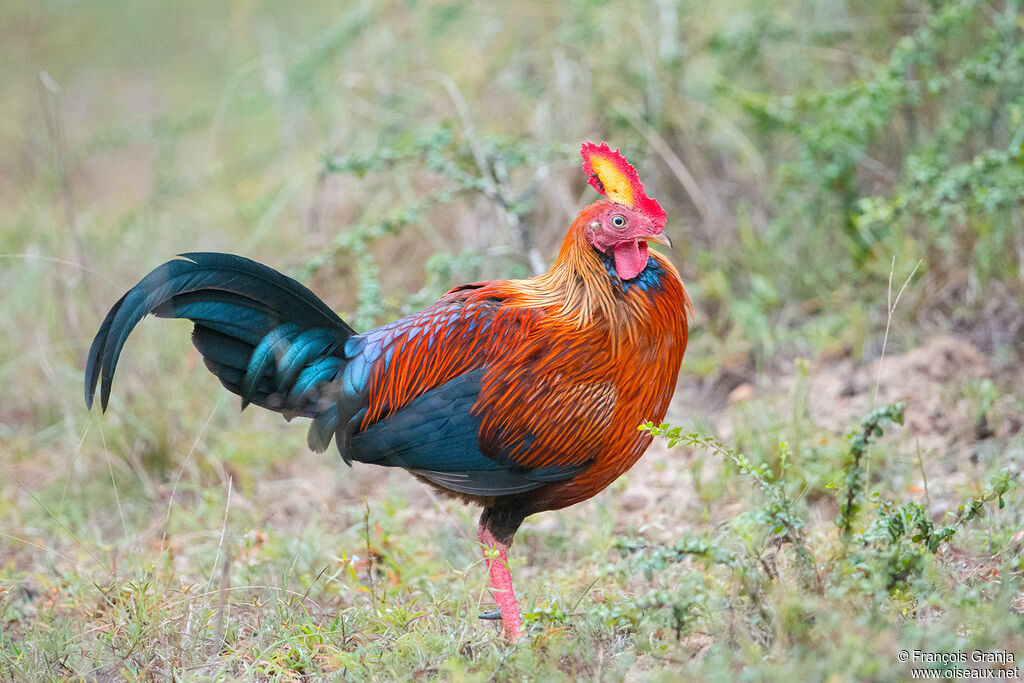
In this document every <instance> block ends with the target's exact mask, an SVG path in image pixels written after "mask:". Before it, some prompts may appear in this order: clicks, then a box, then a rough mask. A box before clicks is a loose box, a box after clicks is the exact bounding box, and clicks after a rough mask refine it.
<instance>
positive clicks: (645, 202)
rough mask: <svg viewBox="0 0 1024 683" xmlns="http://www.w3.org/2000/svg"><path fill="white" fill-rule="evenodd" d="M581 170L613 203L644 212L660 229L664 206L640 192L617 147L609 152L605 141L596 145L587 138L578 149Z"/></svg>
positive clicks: (630, 167) (641, 189)
mask: <svg viewBox="0 0 1024 683" xmlns="http://www.w3.org/2000/svg"><path fill="white" fill-rule="evenodd" d="M580 154H582V155H583V171H584V172H585V173H586V174H587V175H588V176H589V177H590V180H589V181H588V182H589V183H590V184H591V185H592V186H593V187H594V189H595V190H597V191H598V192H600V193H601V194H603V195H606V196H607V197H608V198H609V199H611V200H612V201H613V202H616V203H617V204H622V205H623V206H628V207H629V208H631V209H636V210H637V211H640V212H641V213H643V214H645V215H646V216H647V217H648V218H650V219H651V220H652V221H654V223H655V224H656V225H658V226H660V227H661V228H664V227H665V218H666V214H665V209H663V208H661V204H659V203H658V201H657V200H656V199H654V198H652V197H648V196H647V193H646V192H645V191H644V184H643V183H641V182H640V177H639V175H637V172H636V169H635V168H633V166H632V165H631V164H630V163H629V162H628V161H626V157H624V156H622V154H620V153H619V150H617V149H616V150H615V151H612V149H611V148H610V147H609V146H608V143H607V142H602V143H601V144H600V145H596V144H594V143H593V142H590V141H589V140H588V141H586V142H584V143H583V147H582V148H581V149H580Z"/></svg>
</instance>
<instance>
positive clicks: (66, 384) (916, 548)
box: [0, 0, 1024, 680]
mask: <svg viewBox="0 0 1024 683" xmlns="http://www.w3.org/2000/svg"><path fill="white" fill-rule="evenodd" d="M5 14H6V15H7V19H8V21H5V22H4V25H3V27H2V28H0V35H2V37H3V40H4V44H5V45H6V46H8V49H7V53H8V54H7V58H8V65H7V68H6V69H5V76H4V78H3V79H2V80H0V102H2V103H3V104H2V105H0V107H2V110H0V111H2V114H0V140H2V143H3V144H0V200H2V201H0V292H2V294H0V335H2V336H3V338H4V339H7V340H10V343H7V344H0V385H2V386H3V387H4V388H5V391H4V392H3V395H2V396H0V466H2V467H3V473H2V475H0V520H2V524H0V678H4V679H20V680H40V679H61V678H70V679H78V678H86V679H98V680H111V679H118V678H128V679H138V678H169V677H174V678H179V679H186V680H188V679H248V678H263V679H275V680H279V679H283V680H294V679H302V678H318V677H321V676H329V677H333V678H336V679H354V680H363V679H367V678H377V679H400V680H405V679H422V678H441V679H452V680H511V679H531V680H532V679H541V680H549V679H560V678H590V679H600V680H620V679H632V680H636V679H642V680H648V679H650V680H658V679H662V680H678V678H679V677H680V676H681V675H683V676H687V677H692V678H698V679H714V680H717V679H723V680H733V679H736V678H740V679H746V680H759V679H765V678H772V679H774V678H782V677H789V678H792V679H798V680H825V679H829V680H831V679H834V678H838V679H843V678H845V679H850V680H855V679H859V680H864V679H872V680H898V679H904V678H907V677H908V676H909V675H910V674H909V671H910V665H909V664H904V663H902V662H900V661H899V659H898V656H897V653H898V651H899V650H900V649H908V650H910V651H913V650H915V649H918V650H924V651H929V652H958V651H963V652H967V653H969V652H971V651H973V650H975V649H978V650H983V651H995V652H1001V651H1005V652H1011V653H1014V655H1015V657H1016V660H1017V661H1018V662H1019V661H1020V659H1021V657H1024V647H1022V645H1024V643H1022V638H1021V636H1020V633H1021V613H1022V611H1024V599H1022V597H1021V596H1022V587H1021V578H1020V577H1021V571H1022V568H1024V557H1022V549H1024V545H1022V541H1024V539H1022V535H1024V534H1022V532H1021V530H1022V529H1024V520H1022V518H1021V512H1020V511H1021V509H1022V506H1021V503H1022V501H1021V492H1020V487H1019V486H1016V480H1017V478H1018V477H1019V472H1020V470H1021V462H1022V457H1024V436H1022V433H1024V432H1022V421H1021V418H1020V415H1021V414H1022V413H1024V393H1022V389H1021V382H1020V373H1021V367H1022V357H1024V347H1022V346H1021V339H1022V335H1024V310H1022V307H1021V303H1020V302H1021V301H1024V279H1022V277H1021V272H1022V268H1021V266H1022V260H1024V242H1022V239H1024V229H1022V225H1021V211H1020V187H1021V186H1022V185H1024V181H1022V180H1021V174H1022V173H1024V164H1021V161H1020V159H1021V157H1020V152H1021V130H1022V128H1021V126H1022V123H1021V122H1022V120H1024V119H1022V116H1024V114H1022V112H1024V93H1022V92H1021V87H1022V86H1021V84H1022V83H1024V64H1022V62H1021V54H1022V53H1021V51H1020V47H1019V46H1020V45H1021V44H1024V41H1021V40H1020V32H1021V26H1022V25H1024V24H1022V23H1021V21H1020V13H1019V8H1018V6H1017V5H1016V4H1015V3H1012V2H1010V3H1002V4H999V3H997V4H987V3H973V2H966V1H961V2H942V3H916V2H912V3H908V4H906V5H905V6H900V7H897V6H896V5H892V4H891V3H874V2H859V3H853V2H851V3H840V4H838V5H829V6H828V7H827V8H826V6H825V5H821V4H811V5H808V6H807V7H801V8H786V7H781V8H773V7H772V6H769V5H765V4H757V3H750V2H746V1H744V0H731V1H730V2H726V3H696V4H692V5H683V4H679V5H677V4H676V3H672V2H650V3H636V4H635V5H632V4H623V3H592V2H583V1H582V0H578V1H573V2H567V3H558V4H554V5H552V4H549V3H539V2H524V3H521V4H519V6H517V7H516V8H515V9H514V10H513V9H512V8H502V9H494V10H489V9H487V8H486V7H484V6H480V7H474V6H470V5H459V4H445V3H420V2H408V3H405V2H394V3H369V2H355V3H350V4H349V5H348V6H347V7H345V8H344V9H341V10H339V9H338V6H337V4H336V3H333V4H332V3H319V2H314V3H310V4H308V5H306V6H305V7H304V10H303V11H302V12H297V11H291V10H289V9H288V8H285V7H283V6H278V5H277V4H270V3H258V2H256V3H235V4H230V5H228V4H225V5H209V4H208V3H194V4H192V5H186V6H184V7H182V6H180V5H179V6H176V7H175V8H174V9H170V7H169V6H168V7H163V6H159V5H152V6H148V5H142V4H129V5H115V4H112V3H104V2H80V3H72V4H60V3H29V2H22V3H13V4H12V5H11V6H10V7H9V8H8V10H7V11H6V12H5ZM979 103H981V106H979ZM585 138H595V139H608V140H609V141H611V142H612V143H613V145H616V146H621V147H622V148H623V149H624V151H625V152H626V153H627V155H628V156H629V157H630V158H631V159H635V160H637V162H638V164H639V165H640V170H641V174H642V176H643V178H644V181H645V183H646V184H647V187H648V188H650V189H651V191H652V194H654V195H655V196H657V197H658V198H659V199H660V200H662V202H663V203H664V204H665V205H666V207H667V208H668V210H669V214H670V217H671V223H670V227H669V231H670V233H671V234H672V237H673V240H674V241H675V242H676V243H677V244H678V245H679V246H678V247H677V249H676V251H675V252H673V254H672V258H673V259H674V261H675V262H676V263H677V265H678V266H679V267H680V270H681V272H682V273H683V277H684V279H685V280H686V282H687V285H688V287H689V288H690V290H691V293H692V294H693V296H694V299H695V301H696V302H697V305H698V309H699V317H698V321H697V325H696V326H695V329H694V331H693V335H692V338H691V341H690V348H689V350H688V353H687V358H686V361H685V364H684V368H683V374H682V377H681V381H680V385H679V389H678V391H677V398H676V401H675V403H674V405H673V407H672V410H671V411H670V415H669V418H668V420H669V423H670V424H669V425H668V426H666V427H664V429H661V431H662V432H664V433H665V434H666V436H667V437H668V440H665V439H658V440H656V442H655V444H654V445H653V446H652V448H651V450H650V452H649V453H648V454H647V455H646V456H645V457H644V458H643V459H642V460H641V462H640V463H639V464H638V465H637V466H636V467H635V468H634V469H633V470H631V471H630V472H629V473H628V474H627V475H626V476H624V477H623V478H622V479H620V481H618V482H616V483H615V484H614V485H613V486H612V487H611V488H610V489H609V490H608V491H607V492H605V493H603V494H602V495H600V496H598V497H597V498H595V499H593V500H591V501H587V502H586V503H583V504H580V505H577V506H574V507H573V508H570V509H568V510H565V511H561V512H558V513H547V514H543V515H538V516H536V517H534V518H532V519H530V520H528V522H527V523H526V524H525V525H524V527H523V529H522V531H521V532H520V533H519V534H518V536H517V538H516V544H515V546H514V547H513V551H512V554H511V562H512V570H513V572H514V573H515V575H516V578H517V589H518V590H519V591H520V597H521V600H522V606H523V609H524V612H525V616H526V623H527V628H528V632H529V635H528V637H527V638H526V639H525V640H524V641H523V642H522V643H520V644H518V645H517V646H515V647H511V648H510V647H506V646H505V645H504V644H503V643H502V642H501V641H500V639H499V638H498V636H497V634H496V632H495V630H494V629H493V625H492V624H488V623H485V622H480V621H479V620H478V619H477V618H476V615H477V614H479V613H480V612H482V611H487V610H489V609H491V607H492V605H491V600H490V598H489V597H488V596H487V593H486V590H485V579H486V577H485V574H486V572H485V571H484V570H483V567H482V562H481V558H480V556H479V553H478V549H477V547H476V544H475V541H474V538H473V529H474V527H475V522H476V519H475V511H473V510H469V509H466V508H464V507H462V506H460V505H457V504H453V503H450V502H448V501H443V500H439V499H437V498H436V497H434V496H433V495H431V494H430V493H429V492H427V491H426V490H425V489H423V488H422V487H421V486H419V485H418V484H416V483H415V482H413V481H411V479H410V478H409V477H408V476H406V475H404V474H403V473H400V472H395V473H392V472H384V471H379V470H377V469H375V468H372V467H357V468H355V469H349V468H346V467H345V466H344V465H343V464H342V463H340V462H338V461H337V459H335V458H332V457H330V456H316V455H314V454H312V453H310V452H309V451H308V449H307V448H306V446H305V434H304V431H305V430H304V429H303V428H302V426H300V425H287V424H284V423H283V422H282V421H280V420H279V419H278V417H277V416H275V415H271V414H264V413H260V412H258V411H256V410H247V411H246V412H245V413H243V414H241V415H239V414H238V412H237V409H236V405H237V404H236V403H235V402H234V400H233V398H232V397H229V396H227V395H225V394H224V392H223V391H222V390H221V389H220V388H219V386H218V384H217V382H216V381H215V380H214V379H213V378H212V377H210V376H209V375H208V373H207V372H206V371H205V369H204V368H203V367H202V364H201V363H199V362H198V358H197V356H196V354H195V353H194V352H193V351H191V350H190V347H189V341H188V332H187V329H186V328H187V326H184V325H175V324H171V323H166V322H164V321H157V322H147V323H145V324H143V325H141V326H140V328H139V329H138V330H136V332H135V333H134V334H133V336H132V338H131V340H130V341H129V342H128V345H127V348H126V352H125V356H124V359H123V362H122V366H121V369H120V371H119V374H118V377H117V379H116V381H115V386H114V392H113V396H112V400H111V406H110V409H109V410H108V412H107V414H106V415H103V416H100V415H99V414H98V413H97V412H96V411H94V412H93V413H92V414H90V413H88V412H86V410H85V408H84V405H83V404H82V398H81V393H82V367H83V365H84V359H85V353H86V350H87V348H88V344H89V342H90V340H91V337H92V335H93V334H94V332H95V330H96V328H97V326H98V324H99V321H100V320H101V318H102V315H103V314H104V313H105V312H106V310H107V308H108V307H109V306H110V305H111V304H112V303H113V302H114V301H115V300H116V298H117V297H118V296H120V294H121V293H122V292H123V291H124V290H125V289H126V288H127V287H129V286H130V285H131V284H133V283H134V282H136V281H137V280H138V279H139V278H140V277H141V276H142V275H144V274H145V273H146V272H148V271H149V270H150V269H151V268H152V267H154V266H156V265H157V264H159V263H161V262H162V261H164V260H166V259H167V258H169V257H170V256H171V255H173V254H175V253H179V252H183V251H190V250H203V249H210V250H225V251H233V252H238V253H244V254H246V255H249V256H252V257H254V258H257V259H259V260H261V261H263V262H266V263H268V264H270V265H273V266H275V267H277V268H279V269H281V270H284V271H286V272H289V273H291V274H294V275H296V276H298V277H300V278H301V279H303V280H304V281H306V282H307V283H308V284H310V286H312V287H313V288H314V289H315V290H316V291H318V292H319V293H321V294H322V295H324V297H325V299H326V300H327V301H328V302H329V303H330V304H331V305H332V306H333V307H334V308H336V309H337V310H339V311H341V312H343V313H344V314H345V316H346V318H347V319H350V320H352V321H354V322H356V323H357V325H358V326H359V327H361V328H364V327H367V326H370V325H373V324H377V323H379V322H382V321H384V320H386V319H389V318H390V317H393V316H396V315H400V314H403V313H405V312H408V311H411V310H415V309H416V308H417V307H419V306H422V305H423V304H425V303H427V302H429V301H431V300H432V299H433V298H434V297H436V296H437V295H438V294H439V293H441V292H442V291H444V290H445V289H446V288H447V287H449V286H451V285H453V284H459V283H461V282H466V281H471V280H474V279H487V278H494V277H518V276H525V275H528V274H529V273H530V272H531V271H534V270H536V269H537V268H538V265H539V264H543V263H546V262H550V259H551V256H552V255H553V254H554V252H555V250H556V249H557V245H558V243H559V241H560V239H561V237H562V235H563V234H564V231H565V229H566V226H567V225H568V224H569V221H570V220H571V218H572V215H573V214H574V212H575V210H577V209H578V208H580V207H582V206H583V205H585V204H586V203H588V202H589V201H590V200H591V199H592V198H593V194H592V191H590V190H588V189H587V188H586V187H585V186H584V179H583V178H581V177H579V176H580V175H581V174H580V173H579V172H578V169H577V163H578V162H577V161H576V160H575V159H576V157H575V154H576V145H577V144H578V141H579V140H582V139H585ZM396 264H400V267H396ZM903 282H906V283H907V284H906V285H905V288H904V289H899V288H898V285H899V283H903ZM897 291H898V292H899V294H898V297H899V305H898V306H895V305H894V304H895V302H894V299H893V297H894V296H895V295H896V293H897ZM949 335H952V336H949ZM883 354H884V356H885V357H884V363H882V362H880V356H881V355H883ZM876 396H877V400H876ZM897 401H905V402H906V407H905V410H906V413H905V417H906V419H905V424H904V425H902V426H899V425H896V424H887V425H883V427H884V430H885V435H884V437H881V438H878V435H877V434H876V431H875V429H874V427H871V428H870V429H868V428H867V427H863V426H860V427H859V425H861V424H862V420H864V419H865V418H867V417H868V416H869V414H871V412H872V409H874V408H876V407H879V408H882V409H883V411H884V410H885V407H886V406H889V405H890V404H892V403H894V402H897ZM894 410H895V409H889V411H890V412H887V413H886V412H883V413H876V414H875V417H876V418H878V419H881V418H882V417H884V416H888V417H889V418H892V417H894V416H895V415H896V413H895V412H893V411H894ZM652 427H653V426H652ZM851 430H853V431H857V433H859V434H861V435H862V437H864V438H865V439H870V440H872V443H871V445H870V448H867V444H866V442H865V443H858V444H857V446H856V448H853V442H851V441H850V440H849V439H847V437H846V434H847V433H848V432H850V431H851ZM672 440H675V441H676V442H677V443H676V444H674V445H672V446H670V444H669V442H670V441H672ZM1004 471H1005V474H1003V472H1004ZM976 501H980V502H976Z"/></svg>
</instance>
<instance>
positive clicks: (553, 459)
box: [85, 142, 692, 641]
mask: <svg viewBox="0 0 1024 683" xmlns="http://www.w3.org/2000/svg"><path fill="white" fill-rule="evenodd" d="M582 155H583V170H584V171H585V172H586V173H587V175H588V177H589V183H590V184H591V185H592V186H593V187H594V188H595V189H596V190H597V191H598V192H600V193H602V194H604V195H605V196H606V197H607V198H606V199H600V200H598V201H597V202H595V203H593V204H591V205H590V206H588V207H587V208H585V209H583V210H582V211H581V212H580V213H579V215H578V216H576V219H575V221H573V224H572V227H571V228H570V229H569V232H568V234H567V235H566V237H565V239H564V241H563V243H562V247H561V250H560V251H559V253H558V257H557V259H556V260H555V263H554V265H553V266H552V268H551V270H549V271H548V272H547V273H544V274H543V275H539V276H537V277H534V278H531V279H527V280H496V281H491V282H476V283H473V284H467V285H462V286H460V287H455V288H454V289H452V290H450V291H449V292H448V293H446V294H445V295H444V296H443V297H441V299H440V300H438V301H437V302H436V303H434V304H433V305H431V306H429V307H427V308H426V309H424V310H422V311H420V312H419V313H414V314H412V315H410V316H407V317H405V318H402V319H400V320H396V321H395V322H392V323H390V324H387V325H384V326H383V327H378V328H377V329H374V330H370V331H368V332H363V333H357V332H356V331H355V330H353V329H352V328H351V327H349V326H348V325H347V324H346V323H345V321H343V320H342V319H341V318H340V317H338V315H336V314H335V313H334V312H333V311H332V310H331V309H330V308H328V306H327V305H326V304H324V303H323V302H322V301H321V300H320V299H319V298H318V297H317V296H316V295H315V294H313V292H311V291H310V290H309V289H307V288H306V287H304V286H303V285H301V284H299V283H298V282H296V281H294V280H292V279H290V278H288V277H286V276H284V275H282V274H281V273H278V272H277V271H275V270H273V269H271V268H268V267H267V266H264V265H261V264H259V263H256V262H254V261H250V260H249V259H246V258H243V257H241V256H234V255H231V254H218V253H188V254H183V255H182V257H183V258H179V259H177V260H173V261H169V262H167V263H165V264H163V265H162V266H160V267H158V268H157V269H156V270H154V271H153V272H151V273H150V274H149V275H147V276H146V277H145V278H143V279H142V280H141V281H140V282H139V283H138V284H137V285H135V287H133V288H132V289H131V290H129V291H128V292H127V293H126V294H125V295H124V296H123V297H121V300H120V301H118V302H117V303H116V304H115V305H114V307H113V308H112V309H111V310H110V312H109V313H108V314H107V316H106V318H105V319H104V321H103V323H102V325H101V326H100V329H99V331H98V332H97V334H96V338H95V339H94V340H93V343H92V347H91V349H90V350H89V357H88V362H87V366H86V370H85V402H86V404H87V405H88V406H89V407H91V406H92V401H93V396H94V395H95V392H96V385H97V382H99V384H100V401H101V405H102V407H103V409H104V410H106V407H107V401H108V398H109V396H110V389H111V381H112V379H113V375H114V368H115V366H116V365H117V360H118V357H119V355H120V353H121V349H122V347H123V345H124V343H125V340H126V339H127V337H128V335H129V333H130V332H131V331H132V329H133V328H134V327H135V325H136V324H137V323H138V322H139V321H140V320H142V318H144V317H145V316H146V315H147V314H149V313H153V314H155V315H157V316H159V317H163V318H187V319H189V320H191V321H192V322H193V323H194V325H195V326H194V329H193V332H192V342H193V343H194V345H195V346H196V348H197V349H198V350H199V353H200V354H202V357H203V360H204V362H205V364H206V366H207V368H209V370H210V371H211V372H212V373H213V374H214V375H216V376H217V378H218V379H219V380H220V382H221V384H223V385H224V386H225V387H226V388H227V389H228V390H229V391H231V392H233V393H235V394H238V395H239V396H241V398H242V408H243V409H244V408H245V407H246V406H247V405H249V404H256V405H258V406H261V407H263V408H268V409H270V410H274V411H277V412H279V413H282V414H283V415H284V416H285V418H287V419H289V420H290V419H291V418H293V417H299V416H301V417H307V418H312V425H311V427H310V430H309V437H308V442H309V446H310V448H312V449H313V450H314V451H318V452H322V451H325V450H326V449H327V448H328V446H329V445H330V443H331V441H332V440H333V441H334V443H335V445H336V447H337V449H338V451H339V452H340V454H341V457H342V459H343V460H344V461H345V463H346V464H349V465H351V463H352V462H353V461H356V462H362V463H373V464H376V465H383V466H386V467H402V468H404V469H406V470H408V471H409V472H410V473H412V474H413V476H415V477H417V478H418V479H420V480H422V481H423V482H425V483H427V484H429V485H430V486H432V487H434V488H436V489H438V490H440V491H441V492H442V493H444V494H447V495H449V496H453V497H455V498H460V499H462V500H464V501H465V502H468V503H472V504H476V505H479V506H481V507H482V508H483V513H482V514H481V516H480V526H479V530H478V539H479V541H480V544H481V546H482V547H483V550H484V558H485V563H486V566H487V570H488V572H489V581H490V588H491V590H492V592H493V594H494V598H495V601H496V602H497V603H498V609H497V610H496V611H494V612H491V613H489V614H485V615H481V618H491V619H500V620H501V622H502V632H503V635H504V637H505V638H506V639H507V640H509V641H515V640H518V639H519V638H520V637H521V633H522V625H521V618H520V614H519V610H518V607H517V603H516V597H515V593H514V592H513V589H512V577H511V573H510V571H509V566H508V549H509V546H510V545H511V544H512V539H513V536H514V535H515V533H516V531H517V530H518V529H519V526H520V524H522V522H523V520H524V519H525V518H526V517H528V516H529V515H532V514H534V513H537V512H542V511H544V510H556V509H559V508H564V507H566V506H568V505H572V504H574V503H578V502H580V501H583V500H586V499H588V498H590V497H591V496H594V495H595V494H597V493H598V492H599V491H601V490H602V489H604V488H605V487H606V486H608V485H609V484H611V483H612V482H613V481H615V479H616V478H618V477H619V476H620V475H621V474H622V473H623V472H625V471H626V470H628V469H629V468H630V467H631V466H632V465H633V464H634V463H635V462H636V461H637V459H638V458H640V456H641V455H642V454H643V452H644V451H645V450H646V449H647V446H648V445H649V444H650V441H651V436H650V435H649V434H646V433H644V432H641V431H639V430H638V429H637V426H638V425H639V424H640V423H641V422H642V421H645V420H650V421H654V422H659V421H661V420H662V419H663V418H664V416H665V412H666V411H667V409H668V405H669V401H670V400H671V398H672V394H673V391H674V389H675V384H676V378H677V375H678V372H679V367H680V364H681V362H682V358H683V352H684V351H685V349H686V339H687V318H688V317H690V316H692V309H691V303H690V299H689V297H688V295H687V293H686V289H685V288H684V287H683V283H682V282H681V280H680V278H679V275H678V273H677V272H676V270H675V268H674V267H673V266H672V264H671V263H669V261H668V260H667V259H666V258H665V257H663V256H661V255H660V254H657V253H654V252H649V251H648V248H647V242H657V243H659V244H663V245H666V246H669V247H671V242H670V241H669V239H668V237H667V236H666V235H665V234H664V232H663V230H664V228H665V218H666V214H665V211H664V210H663V209H662V207H661V205H660V204H659V203H658V202H657V201H656V200H654V199H652V198H651V197H648V196H647V194H646V192H645V191H644V186H643V184H642V183H641V182H640V180H639V178H638V176H637V172H636V169H634V168H633V167H632V166H631V165H630V164H629V162H627V161H626V159H625V158H624V157H623V156H622V155H621V154H620V153H619V151H618V150H614V151H613V150H611V149H610V148H609V147H608V145H607V144H605V143H602V144H601V145H596V144H594V143H592V142H586V143H584V144H583V147H582Z"/></svg>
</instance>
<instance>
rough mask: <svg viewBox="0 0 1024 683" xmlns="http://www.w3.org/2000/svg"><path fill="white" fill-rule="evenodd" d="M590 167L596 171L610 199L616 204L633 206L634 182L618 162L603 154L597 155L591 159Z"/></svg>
mask: <svg viewBox="0 0 1024 683" xmlns="http://www.w3.org/2000/svg"><path fill="white" fill-rule="evenodd" d="M590 165H591V167H592V168H593V169H594V175H596V176H597V179H598V180H600V181H601V185H602V186H603V187H604V193H605V195H607V197H608V199H610V200H612V201H613V202H615V203H616V204H622V205H624V206H633V182H632V180H631V179H630V177H629V176H628V175H626V174H625V173H623V172H622V169H621V168H620V165H619V163H618V162H617V161H616V160H613V159H609V158H608V157H606V156H604V155H603V154H595V155H593V156H592V157H590Z"/></svg>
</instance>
